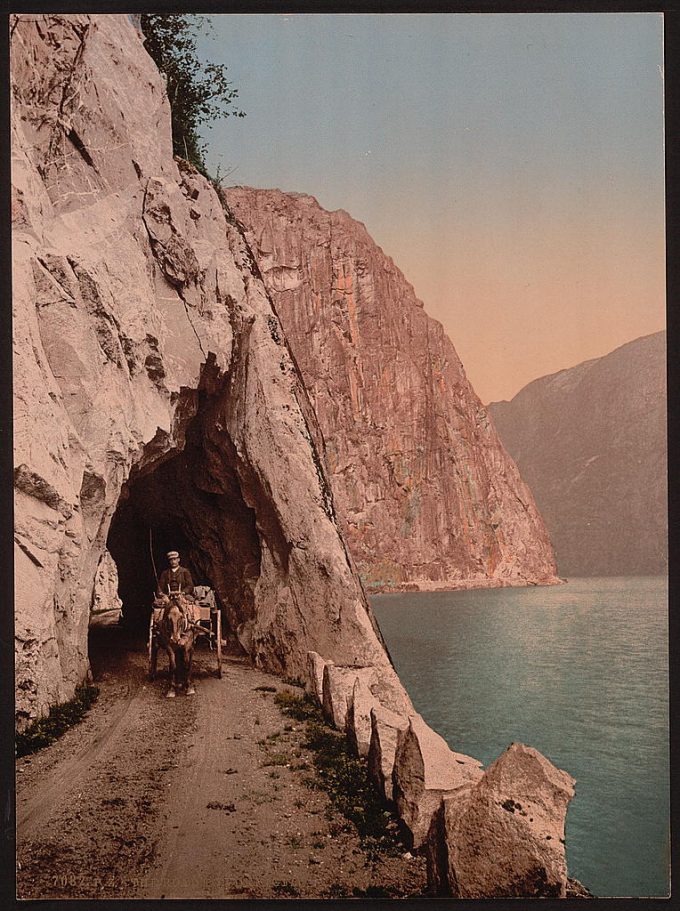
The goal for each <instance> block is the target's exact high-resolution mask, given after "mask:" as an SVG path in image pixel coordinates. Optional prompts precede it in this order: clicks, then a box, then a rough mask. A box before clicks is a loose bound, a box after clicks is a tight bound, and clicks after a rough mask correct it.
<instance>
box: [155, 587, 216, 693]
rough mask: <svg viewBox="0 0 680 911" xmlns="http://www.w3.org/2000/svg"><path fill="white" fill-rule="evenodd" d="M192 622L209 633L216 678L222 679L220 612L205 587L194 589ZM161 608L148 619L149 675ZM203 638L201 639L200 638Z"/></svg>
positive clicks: (213, 593) (209, 590)
mask: <svg viewBox="0 0 680 911" xmlns="http://www.w3.org/2000/svg"><path fill="white" fill-rule="evenodd" d="M192 607H193V609H194V622H195V623H198V624H199V625H200V626H202V627H203V629H205V630H206V632H209V633H210V636H209V637H208V636H206V638H209V644H210V649H211V650H214V651H215V653H216V655H215V657H216V658H217V676H218V677H220V678H221V677H222V611H221V610H220V608H219V607H218V606H217V601H216V599H215V592H214V591H213V590H212V588H210V587H209V586H207V585H197V586H195V588H194V603H193V605H192ZM162 614H163V609H162V608H153V609H152V611H151V616H150V617H149V638H148V642H147V652H148V656H149V675H150V676H151V675H152V673H153V661H152V655H153V651H154V645H156V648H157V647H158V634H159V624H160V620H161V616H162ZM200 638H203V637H200Z"/></svg>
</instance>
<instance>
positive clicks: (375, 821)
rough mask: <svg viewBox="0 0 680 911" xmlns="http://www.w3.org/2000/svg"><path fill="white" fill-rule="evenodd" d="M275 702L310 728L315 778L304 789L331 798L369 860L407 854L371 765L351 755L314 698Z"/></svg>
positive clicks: (282, 697) (283, 697)
mask: <svg viewBox="0 0 680 911" xmlns="http://www.w3.org/2000/svg"><path fill="white" fill-rule="evenodd" d="M275 702H276V704H277V705H278V706H279V708H280V709H281V711H282V712H283V713H284V714H285V715H288V716H289V717H291V718H295V719H297V720H298V721H305V722H306V725H305V746H306V747H308V748H309V749H310V750H311V751H312V754H313V764H314V771H315V777H314V778H313V779H310V778H305V782H304V783H305V784H307V786H308V787H315V788H319V789H321V790H324V791H326V792H327V794H328V796H329V797H330V800H331V805H332V807H333V809H334V810H337V811H338V812H340V813H341V814H342V815H343V816H344V817H345V819H347V820H349V821H350V822H351V823H352V824H353V825H354V827H355V828H356V830H357V833H358V835H359V839H360V841H361V845H362V847H363V849H364V850H365V851H366V852H367V854H368V855H369V857H374V858H375V857H377V856H378V855H380V854H389V855H393V856H396V855H399V854H402V853H403V852H404V850H405V848H404V845H403V843H402V841H401V839H400V837H399V832H398V827H397V824H396V820H395V819H394V818H393V816H392V814H391V813H389V812H388V811H386V810H385V806H384V803H383V801H382V800H381V798H380V797H379V795H378V792H377V791H376V789H375V787H374V786H373V783H372V781H371V780H370V778H369V777H368V766H367V764H366V762H365V760H363V759H361V758H359V757H357V756H355V755H354V754H353V753H352V752H351V750H350V747H349V744H348V742H347V738H346V737H345V735H344V734H342V733H340V732H338V731H336V730H334V729H333V728H331V727H329V726H328V725H327V724H326V723H325V721H324V719H323V714H322V712H321V709H320V707H319V706H318V705H317V703H316V702H315V700H314V699H313V697H312V696H311V695H309V694H305V695H304V696H296V695H295V694H293V693H291V692H288V691H285V690H284V691H283V692H281V693H279V694H277V696H276V697H275Z"/></svg>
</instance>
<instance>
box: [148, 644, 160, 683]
mask: <svg viewBox="0 0 680 911" xmlns="http://www.w3.org/2000/svg"><path fill="white" fill-rule="evenodd" d="M157 666H158V642H157V641H156V639H155V637H154V638H153V639H152V640H151V661H150V662H149V680H155V679H156V669H157Z"/></svg>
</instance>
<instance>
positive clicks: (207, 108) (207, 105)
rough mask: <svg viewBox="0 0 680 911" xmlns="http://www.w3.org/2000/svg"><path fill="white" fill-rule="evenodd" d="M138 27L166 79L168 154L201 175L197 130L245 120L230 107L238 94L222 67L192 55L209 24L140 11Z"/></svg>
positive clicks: (202, 162) (202, 164)
mask: <svg viewBox="0 0 680 911" xmlns="http://www.w3.org/2000/svg"><path fill="white" fill-rule="evenodd" d="M140 25H141V28H142V32H143V34H144V38H145V41H144V47H145V48H146V49H147V51H148V52H149V54H150V55H151V57H152V58H153V59H154V60H155V62H156V65H157V66H158V69H159V70H160V71H161V72H162V73H163V74H164V75H165V77H166V80H167V91H168V99H169V101H170V107H171V110H172V148H173V152H174V154H175V155H178V156H179V157H180V158H185V159H186V160H187V161H190V162H191V164H193V165H194V166H195V167H196V168H198V170H199V171H200V172H201V173H202V174H205V176H206V177H207V176H209V175H208V174H207V171H206V165H205V159H204V156H205V149H206V147H205V143H203V142H201V138H200V135H199V132H198V130H199V127H200V126H201V125H202V124H208V125H210V123H211V121H213V120H215V119H216V118H218V117H229V116H230V115H232V116H234V117H245V113H244V112H243V111H240V110H233V109H231V107H230V106H231V105H232V103H233V101H234V99H235V98H236V97H237V96H238V90H237V89H235V88H233V87H232V84H231V83H230V82H229V81H228V79H227V67H226V66H225V65H224V64H218V63H203V62H202V61H200V60H199V59H198V56H197V54H196V39H197V37H198V35H199V33H200V32H201V31H203V30H205V29H209V28H210V24H209V23H208V22H207V21H206V20H205V18H203V17H198V16H190V15H185V14H168V15H159V14H156V13H143V14H142V16H141V21H140Z"/></svg>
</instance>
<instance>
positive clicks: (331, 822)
mask: <svg viewBox="0 0 680 911" xmlns="http://www.w3.org/2000/svg"><path fill="white" fill-rule="evenodd" d="M91 640H92V641H91V655H92V664H93V671H94V673H95V682H96V683H97V684H98V685H99V686H100V688H101V694H100V697H99V699H98V701H97V702H96V703H95V705H94V707H93V708H92V709H91V711H90V712H89V714H88V716H87V718H86V719H85V720H84V721H83V722H82V723H81V724H80V725H78V726H77V727H75V728H72V729H71V730H70V731H68V732H67V733H66V734H65V735H64V737H63V738H62V739H61V740H60V741H59V742H57V743H56V744H54V745H53V746H51V747H49V748H47V749H45V750H43V751H41V752H40V753H37V754H34V756H32V757H27V758H26V759H22V760H19V761H18V763H17V834H18V861H19V865H20V867H19V870H18V873H17V881H18V894H19V897H21V898H161V897H165V898H255V897H257V898H277V897H278V898H281V897H293V896H300V897H308V898H322V897H341V896H351V895H353V894H367V892H368V894H385V895H388V894H392V895H419V894H422V892H423V891H424V889H425V871H424V863H423V861H422V859H403V858H401V857H384V858H381V859H379V860H377V861H375V862H373V861H371V860H369V859H368V858H367V857H366V855H365V854H364V853H363V852H362V850H361V847H360V843H359V840H358V837H357V835H356V832H355V831H354V829H353V827H352V826H351V825H350V824H348V823H347V822H346V820H344V819H343V818H341V817H338V816H337V815H336V814H335V813H334V811H333V809H332V807H331V806H330V804H329V801H328V798H327V796H326V795H325V793H323V792H322V791H319V790H315V789H310V788H309V786H308V784H307V783H306V781H307V782H308V781H309V777H310V759H311V757H310V755H309V754H308V753H307V752H306V749H305V747H304V743H303V737H302V726H301V725H300V724H299V723H297V722H291V721H290V719H288V718H285V717H284V716H282V715H281V713H280V711H279V709H278V708H277V706H276V705H275V704H274V692H275V691H276V690H280V689H283V688H284V685H283V684H282V682H281V680H280V679H279V678H276V677H272V676H270V675H267V674H264V673H262V672H261V671H258V670H255V669H253V668H252V667H251V666H250V664H249V663H248V662H246V660H245V659H243V658H241V657H238V656H236V655H233V654H232V655H227V656H226V657H225V661H224V671H223V679H222V680H219V679H218V678H217V676H216V668H215V659H214V654H213V653H211V652H209V651H208V649H207V647H206V646H202V647H201V648H200V649H199V650H198V652H197V658H196V689H197V695H196V696H195V697H186V696H179V697H178V698H176V699H166V698H164V694H165V690H166V688H167V681H166V679H165V675H164V673H163V674H162V675H161V678H160V679H158V680H156V681H154V682H153V683H150V682H148V681H147V680H146V654H145V647H144V643H143V642H142V641H139V640H137V641H135V640H133V639H131V638H130V636H129V634H126V633H125V632H124V631H123V630H122V629H120V628H118V627H115V626H109V627H107V626H102V627H101V628H98V629H95V630H93V634H92V637H91ZM162 660H163V659H161V661H162ZM161 669H162V670H163V669H164V664H163V663H161ZM287 688H289V689H290V688H291V687H287Z"/></svg>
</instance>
